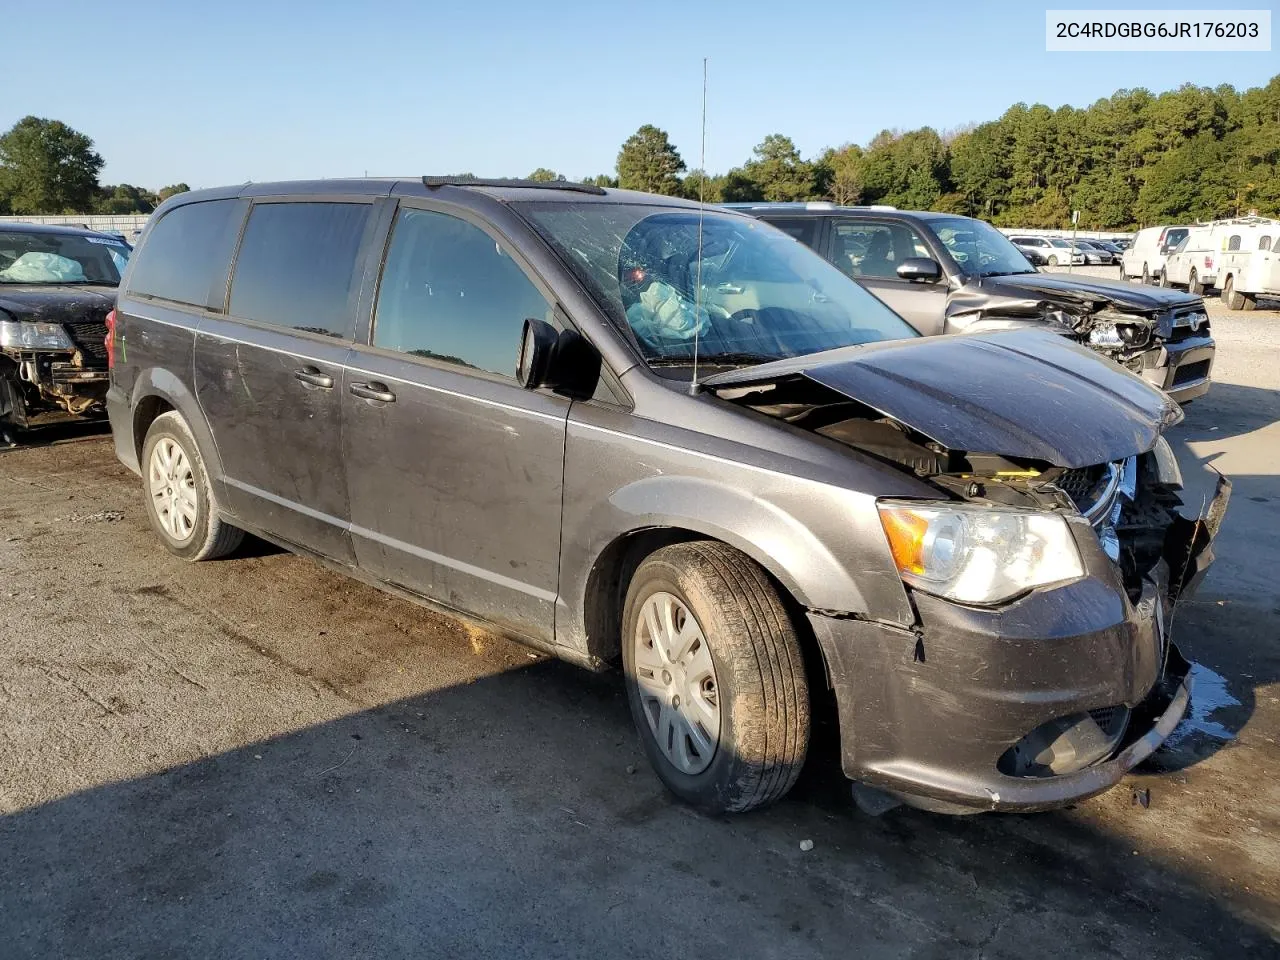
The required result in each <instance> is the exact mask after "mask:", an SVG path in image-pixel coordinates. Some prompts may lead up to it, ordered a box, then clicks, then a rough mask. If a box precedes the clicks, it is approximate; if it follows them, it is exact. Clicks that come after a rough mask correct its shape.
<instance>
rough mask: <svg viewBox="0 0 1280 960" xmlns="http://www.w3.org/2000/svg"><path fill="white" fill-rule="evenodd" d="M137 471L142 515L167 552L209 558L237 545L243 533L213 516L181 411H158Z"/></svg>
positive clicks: (211, 502) (210, 498)
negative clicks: (143, 504)
mask: <svg viewBox="0 0 1280 960" xmlns="http://www.w3.org/2000/svg"><path fill="white" fill-rule="evenodd" d="M142 471H143V473H142V480H143V488H144V491H145V495H146V503H147V519H149V520H150V521H151V527H152V529H154V530H155V531H156V533H158V534H159V535H160V539H161V540H162V541H163V542H164V545H165V546H166V547H167V548H168V549H169V552H170V553H173V554H175V555H176V556H179V557H181V558H182V559H183V560H192V561H195V560H212V559H215V558H216V557H221V556H224V555H226V554H228V553H230V552H231V551H232V550H234V549H235V548H236V547H238V546H239V545H240V541H241V540H242V539H243V538H244V533H243V531H241V530H239V529H237V528H236V527H233V526H231V525H230V524H228V523H226V522H225V521H223V520H222V519H221V518H220V517H219V516H218V513H217V506H216V504H215V501H214V497H213V490H212V488H211V487H210V485H209V475H208V473H206V471H205V466H204V460H203V458H201V456H200V450H199V448H198V447H197V446H196V440H195V437H194V436H192V435H191V429H190V427H188V426H187V422H186V421H185V420H183V419H182V416H181V414H179V413H177V412H176V411H170V412H168V413H162V414H161V415H160V416H158V417H156V418H155V420H154V421H153V422H152V424H151V427H150V429H148V430H147V439H146V442H145V443H144V444H143V446H142Z"/></svg>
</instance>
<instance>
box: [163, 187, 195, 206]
mask: <svg viewBox="0 0 1280 960" xmlns="http://www.w3.org/2000/svg"><path fill="white" fill-rule="evenodd" d="M190 190H191V188H190V187H189V186H187V185H186V184H185V183H174V184H170V185H169V186H167V187H165V188H163V189H162V190H161V191H160V193H159V194H158V196H159V198H160V202H161V203H163V202H164V201H165V200H168V199H169V198H170V197H176V196H177V195H178V194H180V193H188V192H189V191H190Z"/></svg>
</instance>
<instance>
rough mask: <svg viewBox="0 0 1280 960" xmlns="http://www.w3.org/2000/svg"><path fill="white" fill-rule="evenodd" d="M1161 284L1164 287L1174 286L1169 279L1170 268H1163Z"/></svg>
mask: <svg viewBox="0 0 1280 960" xmlns="http://www.w3.org/2000/svg"><path fill="white" fill-rule="evenodd" d="M1160 286H1162V287H1171V286H1173V284H1172V283H1171V282H1170V281H1169V271H1168V270H1161V271H1160Z"/></svg>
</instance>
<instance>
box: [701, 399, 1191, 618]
mask: <svg viewBox="0 0 1280 960" xmlns="http://www.w3.org/2000/svg"><path fill="white" fill-rule="evenodd" d="M728 393H729V394H730V395H726V393H725V392H723V391H722V392H721V395H722V396H725V398H726V399H734V400H735V401H736V402H737V403H740V404H742V405H743V406H746V407H749V408H750V409H753V410H755V411H757V412H758V413H763V414H765V415H767V416H771V417H777V418H778V419H780V420H784V421H786V422H787V423H790V424H792V425H793V426H796V427H800V428H801V429H805V430H810V431H812V432H814V433H816V434H818V435H820V436H823V437H827V438H829V439H831V440H835V441H837V442H839V443H842V444H845V445H846V446H849V447H852V448H853V449H854V450H857V451H859V452H860V453H863V454H866V455H868V456H871V457H874V458H875V459H877V460H880V461H882V462H885V463H891V464H894V465H895V466H898V467H900V468H902V469H904V470H908V471H910V472H911V473H912V474H914V475H915V476H917V477H920V478H922V479H926V480H928V481H929V482H930V483H932V484H934V485H936V486H937V487H939V488H940V490H942V491H944V492H945V493H947V494H948V495H950V496H952V497H954V498H956V499H957V500H964V501H967V502H971V503H990V504H1001V505H1004V506H1013V507H1026V508H1034V509H1041V510H1058V511H1066V512H1069V513H1075V512H1077V511H1078V512H1079V513H1080V514H1081V515H1083V516H1084V517H1085V518H1086V519H1088V520H1089V522H1090V523H1091V524H1092V525H1093V527H1094V529H1095V530H1096V531H1097V533H1098V537H1099V541H1100V542H1101V543H1102V546H1103V549H1104V551H1106V553H1107V555H1108V556H1110V557H1111V559H1112V560H1113V561H1115V562H1116V564H1117V565H1118V566H1119V568H1120V570H1121V574H1122V577H1123V580H1124V583H1125V587H1126V590H1127V591H1128V592H1129V594H1130V598H1131V599H1133V600H1136V599H1137V598H1138V596H1139V595H1140V594H1141V591H1142V580H1143V577H1144V576H1145V575H1146V574H1147V573H1149V572H1150V571H1151V569H1152V568H1153V567H1154V566H1155V565H1156V564H1157V563H1158V562H1159V561H1160V559H1161V558H1162V557H1165V555H1166V547H1167V544H1166V541H1167V539H1168V536H1169V531H1170V530H1171V529H1172V528H1174V527H1175V525H1176V521H1177V520H1178V518H1179V516H1180V514H1179V508H1180V507H1181V506H1182V501H1181V499H1180V498H1179V496H1178V490H1179V489H1180V488H1181V479H1180V477H1179V475H1178V473H1177V467H1176V464H1173V462H1172V454H1171V453H1169V454H1167V456H1166V455H1165V454H1163V453H1157V452H1155V451H1152V452H1148V453H1143V454H1140V455H1132V456H1129V457H1127V458H1125V459H1123V460H1120V461H1116V462H1111V463H1100V464H1094V465H1091V466H1087V467H1062V466H1054V465H1053V464H1050V463H1047V462H1045V461H1043V460H1034V459H1027V458H1020V457H1007V456H1001V455H997V454H987V453H978V452H973V451H967V450H952V449H948V448H946V447H944V446H942V445H941V444H939V443H938V442H937V441H935V440H932V439H930V438H929V437H928V436H926V435H925V434H923V433H921V432H919V431H917V430H914V429H912V428H911V427H909V426H907V425H905V424H903V423H901V422H899V421H898V420H895V419H894V418H892V417H886V416H883V415H882V414H881V413H879V412H878V411H876V410H874V409H872V408H871V407H868V406H867V405H865V404H863V403H860V402H858V401H855V400H850V399H848V398H847V397H843V396H841V395H840V394H838V393H836V392H835V391H833V390H830V389H829V388H826V387H823V386H822V385H820V384H816V383H813V382H811V381H808V380H805V379H803V378H794V379H790V380H788V381H784V382H782V383H778V384H776V385H769V386H767V387H763V388H758V389H755V390H749V391H745V392H744V391H729V392H728ZM1161 443H1163V441H1161ZM1165 450H1167V445H1165ZM1170 561H1171V562H1170V566H1171V569H1178V568H1177V567H1175V566H1174V564H1175V562H1176V558H1170Z"/></svg>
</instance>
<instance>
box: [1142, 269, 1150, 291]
mask: <svg viewBox="0 0 1280 960" xmlns="http://www.w3.org/2000/svg"><path fill="white" fill-rule="evenodd" d="M1142 285H1143V286H1144V287H1145V286H1150V285H1151V271H1150V270H1149V269H1147V265H1146V264H1145V263H1144V264H1143V265H1142Z"/></svg>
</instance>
